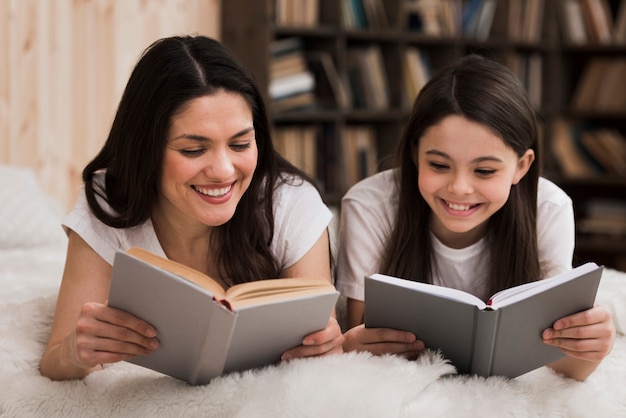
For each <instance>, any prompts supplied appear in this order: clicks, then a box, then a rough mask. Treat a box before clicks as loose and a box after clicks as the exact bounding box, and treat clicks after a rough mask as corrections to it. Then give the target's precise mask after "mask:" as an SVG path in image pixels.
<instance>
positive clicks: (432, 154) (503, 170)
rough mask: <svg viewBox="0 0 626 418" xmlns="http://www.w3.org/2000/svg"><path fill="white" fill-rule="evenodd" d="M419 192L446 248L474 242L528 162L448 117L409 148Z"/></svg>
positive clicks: (480, 130)
mask: <svg viewBox="0 0 626 418" xmlns="http://www.w3.org/2000/svg"><path fill="white" fill-rule="evenodd" d="M414 153H415V155H414V160H415V161H416V163H417V166H418V167H419V168H418V177H419V190H420V193H421V195H422V196H423V198H424V199H425V200H426V202H427V203H428V205H429V206H430V208H431V210H432V211H433V215H434V216H433V218H432V224H431V229H432V231H433V233H434V234H435V236H437V238H438V239H439V240H440V241H441V242H442V243H444V244H445V245H447V246H449V247H452V248H463V247H466V246H468V245H471V244H473V243H475V242H477V241H478V240H479V239H480V238H482V237H483V236H484V235H485V233H486V222H487V220H488V219H489V218H490V217H491V216H492V215H493V214H494V213H495V212H497V211H498V210H499V209H500V208H502V206H504V204H505V203H506V201H507V199H508V198H509V194H510V191H511V186H512V185H514V184H517V183H518V182H519V181H520V180H521V179H522V177H523V176H524V175H525V174H526V172H527V171H528V169H529V168H530V166H531V164H532V162H533V160H534V152H533V151H532V150H527V151H526V153H525V154H524V155H523V156H522V157H518V155H517V154H516V153H515V151H514V150H513V149H512V148H510V147H508V146H507V145H506V144H505V142H504V141H503V140H502V139H501V138H500V137H499V136H498V135H496V134H495V133H494V132H492V131H491V130H490V129H488V128H487V127H485V126H483V125H481V124H479V123H476V122H473V121H470V120H468V119H466V118H464V117H462V116H457V115H452V116H448V117H446V118H444V119H443V120H441V121H440V122H439V123H437V124H436V125H433V126H431V127H430V128H428V129H427V130H426V131H425V132H424V134H423V135H422V137H421V138H420V140H419V146H418V147H417V149H416V150H414Z"/></svg>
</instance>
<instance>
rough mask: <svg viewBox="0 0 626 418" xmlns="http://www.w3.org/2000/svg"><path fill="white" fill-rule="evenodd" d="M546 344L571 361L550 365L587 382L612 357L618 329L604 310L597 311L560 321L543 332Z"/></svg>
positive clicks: (562, 360)
mask: <svg viewBox="0 0 626 418" xmlns="http://www.w3.org/2000/svg"><path fill="white" fill-rule="evenodd" d="M542 337H543V340H544V342H545V343H546V344H550V345H553V346H555V347H558V348H560V349H561V351H563V352H564V353H565V354H567V357H566V358H564V359H561V360H558V361H556V362H554V363H552V364H550V365H549V367H551V368H552V369H553V370H554V371H556V372H557V373H562V374H564V375H566V376H569V377H571V378H572V379H576V380H580V381H582V380H585V379H586V378H587V377H588V376H589V375H590V374H591V373H593V371H594V370H595V369H596V368H597V367H598V365H599V364H600V363H601V362H602V360H603V359H604V358H605V357H606V356H607V355H608V354H609V352H610V351H611V348H612V347H613V343H614V341H615V325H614V324H613V320H612V318H611V313H610V312H609V311H608V310H607V309H606V308H604V307H599V306H597V307H594V308H591V309H589V310H586V311H583V312H579V313H576V314H574V315H570V316H567V317H565V318H562V319H559V320H558V321H556V322H555V323H554V326H553V327H552V328H550V329H547V330H545V331H544V332H543V336H542Z"/></svg>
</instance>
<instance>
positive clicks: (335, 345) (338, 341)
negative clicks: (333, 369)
mask: <svg viewBox="0 0 626 418" xmlns="http://www.w3.org/2000/svg"><path fill="white" fill-rule="evenodd" d="M342 346H343V334H342V333H341V328H340V327H339V323H338V322H337V320H336V319H335V318H333V317H331V318H330V319H329V320H328V324H326V328H325V329H323V330H321V331H318V332H314V333H313V334H309V335H307V336H306V337H304V340H303V341H302V345H301V346H298V347H296V348H292V349H291V350H287V351H285V352H284V353H283V355H282V357H281V360H291V359H294V358H304V357H316V356H325V355H328V354H338V353H343V348H342Z"/></svg>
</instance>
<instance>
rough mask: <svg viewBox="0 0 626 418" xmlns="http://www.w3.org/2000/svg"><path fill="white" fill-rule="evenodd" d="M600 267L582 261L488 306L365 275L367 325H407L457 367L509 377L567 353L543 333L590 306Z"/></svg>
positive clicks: (414, 284) (439, 289)
mask: <svg viewBox="0 0 626 418" xmlns="http://www.w3.org/2000/svg"><path fill="white" fill-rule="evenodd" d="M602 270H603V268H602V267H599V266H597V265H595V264H594V263H587V264H585V265H583V266H580V267H578V268H576V269H573V270H571V271H568V272H566V273H563V274H561V275H559V276H555V277H554V278H551V279H545V280H542V281H540V282H533V283H534V284H530V285H529V286H527V285H521V286H518V287H517V288H520V289H526V290H530V291H527V292H526V293H523V292H519V293H518V294H516V295H515V296H514V297H513V298H512V300H513V302H511V303H505V304H502V305H500V306H495V305H494V306H493V307H489V306H487V305H486V304H485V303H484V302H482V301H481V300H480V299H478V298H476V297H474V296H472V295H469V294H468V293H465V292H462V291H459V290H455V289H448V288H442V287H440V286H434V285H429V284H425V283H418V282H413V281H409V280H404V279H400V278H396V277H390V276H385V275H381V274H375V275H372V276H368V277H366V278H365V326H366V327H370V328H394V329H401V330H405V331H410V332H412V333H414V334H415V335H416V336H417V338H418V339H420V340H422V341H424V343H425V344H426V346H427V347H429V348H432V349H436V350H440V351H441V352H442V354H443V355H444V357H446V358H447V359H449V360H450V361H451V362H452V363H453V364H454V365H455V366H456V368H457V370H458V372H459V373H462V374H478V375H481V376H492V375H501V376H507V377H511V378H512V377H516V376H519V375H521V374H524V373H526V372H529V371H531V370H533V369H536V368H538V367H541V366H544V365H546V364H549V363H551V362H553V361H556V360H558V359H560V358H562V357H564V356H565V355H564V354H563V353H562V352H561V351H560V350H559V349H557V348H555V347H551V346H548V345H546V344H544V343H543V342H542V340H541V332H542V331H543V330H544V329H546V328H549V327H550V326H551V325H552V324H553V323H554V321H556V320H557V319H559V318H562V317H564V316H567V315H570V314H572V313H575V312H580V311H582V310H585V309H589V308H591V307H592V306H593V304H594V301H595V296H596V292H597V289H598V285H599V283H600V278H601V276H602ZM537 285H539V286H537ZM517 288H512V290H517Z"/></svg>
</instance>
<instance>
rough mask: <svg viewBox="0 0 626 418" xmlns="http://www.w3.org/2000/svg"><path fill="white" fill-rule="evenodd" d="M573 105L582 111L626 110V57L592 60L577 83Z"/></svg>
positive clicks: (572, 99)
mask: <svg viewBox="0 0 626 418" xmlns="http://www.w3.org/2000/svg"><path fill="white" fill-rule="evenodd" d="M571 106H572V108H574V109H576V110H580V111H594V112H597V111H602V112H607V111H608V112H624V111H626V58H622V57H619V58H612V57H606V56H600V57H595V58H592V59H590V60H589V62H588V63H587V65H586V66H585V68H584V69H583V72H582V74H581V76H580V79H579V80H578V83H577V84H576V87H575V89H574V92H573V94H572V98H571Z"/></svg>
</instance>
